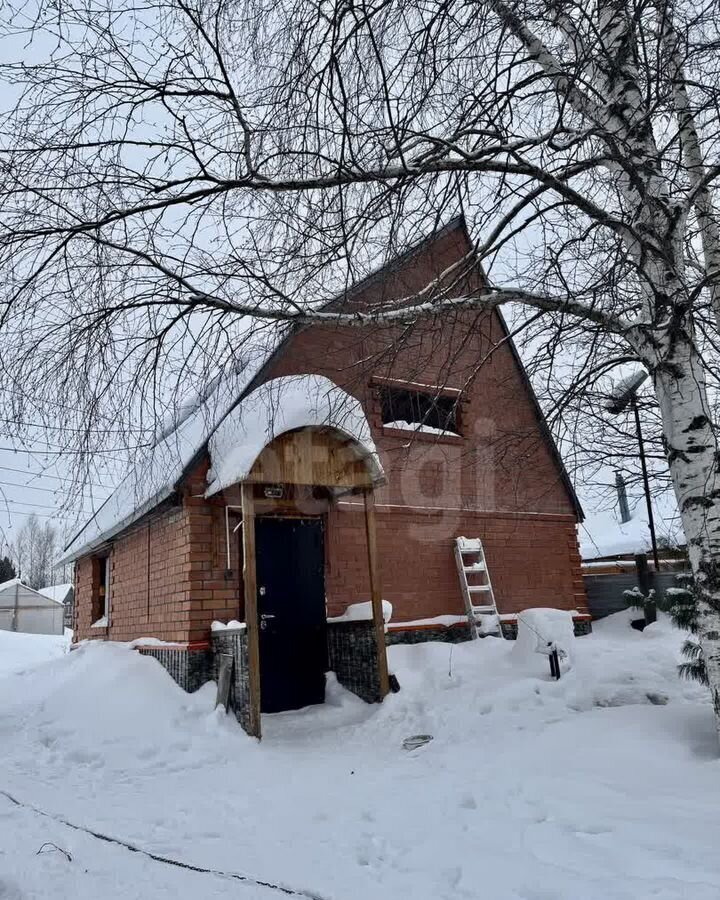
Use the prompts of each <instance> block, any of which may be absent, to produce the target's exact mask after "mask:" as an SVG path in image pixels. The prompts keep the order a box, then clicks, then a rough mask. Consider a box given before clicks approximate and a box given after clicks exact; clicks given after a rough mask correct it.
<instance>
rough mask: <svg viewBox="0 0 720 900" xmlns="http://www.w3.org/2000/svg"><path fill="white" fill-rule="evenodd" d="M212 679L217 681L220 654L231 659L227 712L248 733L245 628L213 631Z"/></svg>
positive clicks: (248, 687) (248, 709)
mask: <svg viewBox="0 0 720 900" xmlns="http://www.w3.org/2000/svg"><path fill="white" fill-rule="evenodd" d="M212 648H213V660H214V664H213V674H212V677H213V679H214V680H215V681H216V682H217V680H218V672H219V670H220V660H221V657H222V656H225V655H227V656H230V657H231V658H232V661H233V667H232V678H231V680H230V697H229V699H228V712H229V711H230V710H232V711H233V712H234V713H235V718H236V719H237V720H238V722H239V723H240V724H241V725H242V727H243V728H244V729H245V731H247V733H248V734H249V733H250V679H249V675H248V636H247V630H246V629H245V628H233V629H230V628H225V629H224V630H222V631H213V633H212Z"/></svg>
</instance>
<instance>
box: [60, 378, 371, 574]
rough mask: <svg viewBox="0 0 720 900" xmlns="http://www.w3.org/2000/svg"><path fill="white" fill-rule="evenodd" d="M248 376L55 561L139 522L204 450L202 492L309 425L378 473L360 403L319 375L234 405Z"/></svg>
mask: <svg viewBox="0 0 720 900" xmlns="http://www.w3.org/2000/svg"><path fill="white" fill-rule="evenodd" d="M256 372H257V368H255V367H254V368H253V371H252V373H250V372H248V371H247V370H243V373H241V377H240V378H235V379H229V380H228V381H226V382H219V383H218V385H217V387H216V389H215V391H214V392H213V394H212V395H211V397H210V398H208V400H206V401H205V403H203V404H200V405H198V406H197V408H196V409H195V410H194V411H193V412H192V413H191V414H190V415H189V416H187V417H186V418H185V419H184V420H183V421H181V422H180V424H179V425H178V427H177V429H176V430H175V431H174V432H172V433H170V434H167V435H166V436H165V437H163V438H162V440H161V441H160V442H159V443H158V444H156V446H155V447H154V448H153V449H152V452H151V453H150V454H148V456H146V457H145V458H144V459H143V460H142V461H141V463H140V464H139V465H137V466H136V467H135V468H134V469H133V470H132V471H131V472H130V473H129V474H128V475H127V476H126V478H125V479H124V480H123V481H122V482H121V484H120V485H119V487H118V488H117V489H116V490H115V491H114V493H113V494H111V496H110V497H109V499H108V500H107V501H106V502H105V503H104V504H103V506H102V507H101V508H100V509H99V510H98V512H97V513H96V514H95V516H94V517H93V518H92V519H91V520H90V521H89V522H88V523H87V525H85V527H84V528H83V530H82V531H81V532H80V533H79V534H78V535H77V536H76V537H75V538H74V539H73V541H72V542H71V543H70V544H69V545H68V546H67V547H66V548H65V553H64V555H63V558H62V560H61V562H69V561H71V560H73V559H77V558H78V557H79V556H83V555H84V554H86V553H88V552H90V551H92V549H93V548H95V547H97V546H99V545H101V544H102V543H104V542H105V541H107V540H109V539H110V538H111V537H113V536H114V535H116V534H117V533H118V532H120V531H122V530H123V529H124V528H127V527H128V526H129V525H131V524H132V523H133V522H135V521H137V520H138V519H139V518H141V516H143V515H144V514H145V513H146V512H149V511H150V510H151V509H153V508H154V507H155V506H157V505H158V504H159V503H161V502H162V501H163V500H165V499H166V498H167V497H169V496H170V495H171V494H172V493H173V491H174V490H175V488H176V485H177V483H178V481H180V479H181V478H182V476H183V474H184V472H185V470H186V468H187V466H188V465H189V464H190V463H191V462H192V460H193V459H194V458H195V457H196V455H197V454H198V453H199V452H200V451H201V450H202V449H203V448H204V447H205V445H206V444H207V445H208V450H209V453H210V462H211V466H212V468H211V470H210V473H209V476H208V478H209V482H210V484H209V488H208V495H211V494H215V493H218V492H219V491H221V490H223V488H225V487H228V486H230V485H231V484H235V483H237V482H238V481H241V480H242V479H243V478H244V477H245V476H246V475H247V473H248V472H249V470H250V468H251V467H252V464H253V462H254V461H255V459H256V458H257V456H258V454H259V453H260V451H261V450H262V448H263V447H264V446H265V445H266V444H267V443H269V442H270V441H271V440H272V439H273V438H274V437H276V436H277V435H279V434H282V433H283V432H285V431H289V430H291V429H293V428H298V427H301V426H307V425H316V426H329V427H332V428H336V429H337V430H339V431H341V432H342V433H343V434H344V435H346V436H348V437H350V438H352V439H353V440H354V441H355V442H356V443H357V444H359V445H360V447H361V448H362V450H363V452H364V455H365V457H366V458H367V459H368V463H369V466H370V470H371V474H372V477H373V480H375V481H381V480H382V479H383V470H382V466H381V465H380V461H379V459H378V456H377V451H376V449H375V445H374V443H373V441H372V438H371V436H370V427H369V425H368V423H367V420H366V418H365V414H364V412H363V409H362V406H361V404H360V402H359V401H358V400H356V399H355V398H354V397H351V396H350V395H349V394H347V393H345V392H344V391H342V390H341V389H340V388H338V387H337V385H335V384H334V383H333V382H332V381H330V380H329V379H328V378H324V377H322V376H319V375H303V376H286V377H283V378H275V379H272V380H271V381H268V382H265V383H264V384H263V385H261V386H260V387H258V388H257V389H256V390H255V391H253V392H252V393H251V394H250V395H249V396H247V397H246V398H244V399H243V400H242V402H240V403H238V402H237V401H238V399H239V397H240V396H241V395H242V392H243V391H244V390H245V389H246V388H247V386H248V384H249V383H250V381H251V378H252V377H254V375H255V374H256Z"/></svg>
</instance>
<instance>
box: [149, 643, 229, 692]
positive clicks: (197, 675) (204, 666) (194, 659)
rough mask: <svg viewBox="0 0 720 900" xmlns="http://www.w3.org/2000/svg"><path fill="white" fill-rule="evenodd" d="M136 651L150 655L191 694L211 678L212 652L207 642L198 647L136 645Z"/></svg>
mask: <svg viewBox="0 0 720 900" xmlns="http://www.w3.org/2000/svg"><path fill="white" fill-rule="evenodd" d="M137 650H138V653H142V655H143V656H152V657H153V658H154V659H156V660H157V661H158V662H159V663H160V665H161V666H162V667H163V668H164V669H165V670H166V671H167V672H168V674H169V675H170V676H171V678H173V679H174V680H175V681H176V682H177V683H178V684H179V685H180V687H181V688H182V689H183V690H184V691H187V692H188V693H189V694H192V693H193V691H196V690H197V689H198V688H200V687H202V685H204V684H205V682H206V681H211V680H212V678H213V653H212V651H211V649H210V646H209V644H205V645H203V646H200V647H186V646H178V647H152V646H149V647H138V648H137Z"/></svg>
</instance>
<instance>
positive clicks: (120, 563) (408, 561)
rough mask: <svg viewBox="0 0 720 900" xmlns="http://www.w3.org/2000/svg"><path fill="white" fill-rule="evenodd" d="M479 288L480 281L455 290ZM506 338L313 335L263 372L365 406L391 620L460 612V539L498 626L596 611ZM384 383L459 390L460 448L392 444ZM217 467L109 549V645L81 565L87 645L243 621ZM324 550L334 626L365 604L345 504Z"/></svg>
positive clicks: (494, 333) (470, 321)
mask: <svg viewBox="0 0 720 900" xmlns="http://www.w3.org/2000/svg"><path fill="white" fill-rule="evenodd" d="M466 249H467V246H466V244H465V238H464V236H463V234H462V232H461V231H454V232H451V233H449V234H448V235H446V236H445V237H444V238H443V239H442V240H440V241H438V242H437V244H435V245H434V246H433V247H431V248H429V249H428V250H427V251H425V252H424V253H423V254H421V255H420V256H418V257H416V258H415V259H413V260H412V261H411V262H410V263H408V265H406V266H405V267H404V268H402V269H400V270H398V271H397V272H395V273H392V274H390V275H386V276H385V277H383V278H382V279H376V280H375V281H374V282H373V283H371V284H370V285H368V286H367V287H366V289H365V290H363V291H359V292H356V293H355V295H354V296H353V299H352V303H351V305H352V306H357V307H365V308H368V307H372V304H373V303H374V302H376V301H377V300H379V299H382V298H386V297H399V296H405V295H408V294H411V293H412V292H414V291H417V290H418V289H419V288H422V287H424V286H425V284H426V283H427V282H428V281H429V280H430V279H431V278H432V277H433V275H434V274H435V273H437V272H439V271H442V270H444V269H445V268H446V267H447V266H448V265H449V264H450V263H451V262H453V261H454V260H455V259H457V258H458V257H459V256H460V255H463V254H464V253H465V252H466ZM477 287H478V280H477V278H475V277H473V278H471V279H470V280H469V281H468V282H467V283H466V284H465V285H460V286H459V288H458V291H459V292H460V293H462V291H463V290H464V289H468V290H476V289H477ZM502 335H503V331H502V325H501V322H500V320H499V318H498V317H497V316H496V315H494V314H480V315H478V314H475V313H469V312H457V313H453V312H447V313H446V314H444V315H443V317H442V318H436V319H430V320H423V321H422V323H419V324H416V325H413V324H407V323H406V324H404V325H403V326H401V327H392V328H389V327H382V328H381V327H368V328H365V329H356V328H337V327H319V326H314V327H312V328H308V329H306V330H304V331H302V332H300V333H298V334H296V335H295V336H294V337H292V338H291V339H290V341H289V342H288V343H287V344H286V346H285V347H284V348H283V352H282V354H281V355H280V356H279V358H278V359H276V360H274V361H273V362H272V364H271V365H270V366H269V367H268V369H267V371H265V372H264V378H265V379H269V378H274V377H277V376H280V375H291V374H304V373H316V374H321V375H325V376H327V377H328V378H330V379H331V380H333V381H334V382H336V383H337V384H339V385H340V386H341V387H343V388H344V389H345V390H347V391H348V392H349V393H351V394H353V395H354V396H356V397H357V398H358V399H359V400H360V401H361V402H362V404H363V407H364V409H365V411H366V415H367V417H368V420H369V423H370V426H371V429H372V433H373V439H374V440H375V443H376V445H377V447H378V450H379V451H380V455H381V459H382V462H383V466H384V468H385V472H386V475H387V478H388V483H387V485H386V486H384V487H382V488H380V489H379V490H378V491H377V503H378V527H379V535H378V545H379V551H380V556H381V573H382V578H383V592H384V595H385V597H386V599H388V600H390V601H391V602H392V603H393V605H394V607H395V611H394V616H393V618H394V619H395V620H396V621H402V620H412V619H418V618H430V617H433V616H436V615H440V614H461V613H462V600H461V596H460V590H459V585H458V579H457V573H456V571H455V567H454V561H453V555H452V538H453V537H455V536H456V535H460V534H465V535H466V536H467V537H478V536H479V537H482V538H483V540H484V542H485V547H486V553H487V558H488V562H489V567H490V574H491V577H492V580H493V584H494V587H495V592H496V595H497V599H498V604H499V607H500V611H501V612H505V613H511V612H516V611H519V610H521V609H523V608H525V607H527V606H531V605H535V606H537V605H543V606H545V605H547V606H557V607H560V608H566V609H573V608H577V609H580V610H585V609H586V602H585V595H584V590H583V586H582V578H581V575H580V557H579V553H578V547H577V540H576V533H575V512H574V509H573V506H572V502H571V499H570V496H569V495H568V492H567V489H566V487H565V485H564V483H563V481H562V477H561V472H560V469H559V467H558V465H557V463H556V460H555V459H554V457H553V455H552V453H551V451H550V448H549V447H548V444H547V442H546V441H545V440H544V438H543V435H542V432H541V430H540V427H539V423H538V420H537V414H536V411H535V408H534V406H533V403H532V400H531V397H530V395H529V393H528V390H527V387H526V385H525V382H524V379H523V377H522V375H521V372H520V370H519V368H518V365H517V363H516V361H515V359H514V357H513V354H512V352H511V350H510V348H509V347H508V345H507V344H502V343H501V344H499V345H497V341H498V339H499V338H501V337H502ZM496 345H497V346H496ZM481 363H482V365H481ZM373 376H381V377H386V378H395V379H401V380H406V381H412V382H421V383H425V384H439V385H444V386H447V387H450V388H462V389H463V406H462V412H461V422H462V432H463V433H462V437H457V438H447V439H445V438H442V439H438V438H436V437H427V436H415V437H414V438H413V440H412V441H410V440H409V439H408V435H407V434H406V433H402V432H391V431H389V430H387V429H383V426H382V421H381V410H380V403H379V398H378V396H377V390H376V388H374V387H373V384H372V381H371V379H372V378H373ZM207 466H208V462H207V460H205V461H203V462H201V463H200V464H198V466H197V467H196V469H195V471H194V472H193V473H191V475H190V477H189V478H188V479H187V483H186V484H185V485H184V487H183V490H182V496H181V498H180V501H179V502H180V504H181V505H179V506H177V507H176V508H173V509H171V510H165V511H163V512H162V513H160V514H158V515H155V516H153V517H152V518H151V519H150V521H149V522H146V523H142V524H141V525H139V526H136V527H134V528H133V529H131V530H130V531H129V532H128V533H126V534H125V535H123V536H121V537H120V538H118V539H116V540H115V541H114V542H113V550H112V576H111V577H112V595H113V604H112V615H111V624H110V628H109V629H108V630H107V632H105V631H104V630H103V629H91V628H90V624H91V621H90V620H91V613H90V597H91V592H92V586H91V582H92V574H91V565H90V560H89V558H85V559H83V560H80V561H79V563H78V567H77V585H78V590H77V598H76V604H77V610H78V612H77V631H76V635H77V637H78V638H88V637H104V636H109V637H110V638H112V639H115V640H130V639H132V638H135V637H139V636H151V637H158V638H161V639H163V640H169V641H195V640H202V639H205V638H207V637H208V630H209V626H210V623H211V621H212V620H213V619H215V618H217V619H221V620H228V619H231V618H236V617H239V618H242V616H243V613H242V601H241V597H242V586H241V583H240V578H241V576H240V560H239V551H238V547H239V540H238V537H237V536H235V537H234V538H233V540H232V541H231V569H230V570H228V569H227V551H226V546H225V521H224V506H225V504H226V503H235V504H237V503H238V502H239V501H238V497H237V491H228V492H225V494H224V495H223V496H220V497H216V498H213V499H212V500H211V501H209V502H208V501H206V500H205V499H204V498H203V493H204V490H205V487H206V473H207ZM236 522H237V519H235V520H234V522H233V524H235V523H236ZM148 537H149V539H150V544H149V547H150V549H149V561H150V565H149V567H148ZM327 541H328V551H327V558H328V572H327V594H328V604H329V612H330V614H337V613H339V612H341V611H342V610H343V609H344V607H345V606H346V605H347V604H349V603H353V602H356V601H357V600H359V599H367V597H368V576H367V557H366V546H365V532H364V522H363V517H362V513H361V511H360V508H356V507H353V506H350V505H348V504H347V503H346V502H343V503H341V504H340V505H339V506H338V507H337V508H335V509H332V510H331V511H330V513H329V515H328V530H327Z"/></svg>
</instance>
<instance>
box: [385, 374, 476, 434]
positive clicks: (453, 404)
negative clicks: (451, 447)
mask: <svg viewBox="0 0 720 900" xmlns="http://www.w3.org/2000/svg"><path fill="white" fill-rule="evenodd" d="M459 399H460V397H459V394H458V393H455V392H453V393H452V394H450V395H446V394H440V393H434V392H433V391H432V390H427V391H426V390H419V389H418V388H415V387H395V386H390V385H382V387H381V388H380V400H381V404H382V422H383V425H384V426H385V427H386V428H401V429H407V430H413V431H424V432H429V433H434V434H446V433H448V432H449V433H450V434H457V435H459V434H460V427H459V421H458V419H459V416H458V402H459Z"/></svg>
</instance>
